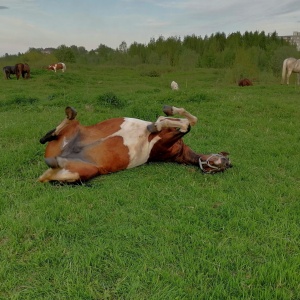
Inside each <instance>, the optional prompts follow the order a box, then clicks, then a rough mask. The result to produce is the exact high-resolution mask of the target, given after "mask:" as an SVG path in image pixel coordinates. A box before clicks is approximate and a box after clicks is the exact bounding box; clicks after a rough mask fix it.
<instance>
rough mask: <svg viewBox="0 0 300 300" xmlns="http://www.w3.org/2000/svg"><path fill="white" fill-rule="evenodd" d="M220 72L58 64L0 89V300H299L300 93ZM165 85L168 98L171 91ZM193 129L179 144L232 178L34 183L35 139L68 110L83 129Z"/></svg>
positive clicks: (162, 169)
mask: <svg viewBox="0 0 300 300" xmlns="http://www.w3.org/2000/svg"><path fill="white" fill-rule="evenodd" d="M230 76H231V74H230V71H224V70H216V69H192V70H179V69H173V68H164V67H158V66H139V67H134V68H129V67H128V68H125V67H120V68H119V67H116V66H111V67H109V66H87V67H86V66H81V65H76V64H73V65H67V71H66V73H61V72H57V73H53V72H51V71H46V70H42V69H41V67H40V66H33V67H32V78H31V79H30V80H23V79H21V80H19V81H17V80H16V79H15V77H13V79H12V80H4V79H3V78H1V80H0V90H1V94H0V120H1V123H0V141H1V142H0V147H1V164H0V170H1V181H0V299H22V300H24V299H30V300H32V299H49V300H50V299H51V300H52V299H72V300H75V299H130V300H135V299H136V300H142V299H147V300H149V299H159V300H160V299H170V300H171V299H172V300H174V299H179V300H183V299H188V300H189V299H197V300H198V299H213V300H215V299H230V300H232V299H239V300H240V299H260V300H261V299H266V300H269V299H280V300H285V299H286V300H287V299H299V298H300V280H299V278H300V255H299V253H300V230H299V226H300V201H299V199H300V189H299V183H300V180H299V179H300V165H299V158H300V155H299V143H300V134H299V128H300V110H299V108H300V97H299V96H300V87H298V86H296V85H295V77H293V76H294V75H293V76H292V77H291V80H290V82H291V84H290V86H285V85H280V84H279V83H280V79H279V78H273V77H268V76H266V75H265V76H262V78H260V79H259V81H256V82H254V86H252V87H243V88H242V87H238V86H237V84H236V83H234V82H233V81H232V80H230ZM172 80H175V81H176V82H178V84H179V86H180V90H179V91H171V89H170V83H171V81H172ZM164 104H169V105H174V106H178V107H184V108H186V109H187V110H188V111H190V112H191V113H193V114H194V115H196V116H197V117H198V120H199V121H198V124H197V125H196V126H195V127H193V128H192V130H191V132H190V133H189V134H188V135H187V136H186V137H185V139H184V140H185V142H186V143H187V144H188V145H190V146H191V148H192V149H194V150H197V151H198V152H201V153H215V152H218V151H227V152H229V153H230V157H231V160H232V163H233V165H234V167H233V168H232V169H230V170H228V171H226V172H225V173H220V174H216V175H203V174H202V173H201V171H200V169H199V168H196V167H192V166H184V165H176V164H168V163H162V164H161V163H151V164H148V165H144V166H141V167H138V168H135V169H131V170H126V171H121V172H118V173H114V174H110V175H106V176H102V177H97V178H95V179H94V180H92V181H90V182H88V183H86V184H83V185H59V184H42V183H39V182H37V178H38V177H39V176H40V175H41V174H42V173H43V172H44V171H45V170H46V169H47V166H46V164H45V163H44V160H43V153H44V149H45V145H41V144H39V139H40V137H42V136H43V135H44V134H45V133H46V132H48V131H49V130H50V129H53V128H54V127H55V126H56V125H58V124H59V123H60V122H61V120H62V119H63V118H64V117H65V115H64V109H65V107H66V106H68V105H70V106H73V107H75V108H76V110H77V111H78V119H79V120H80V121H81V123H82V124H85V125H90V124H94V123H96V122H99V121H101V120H104V119H107V118H110V117H117V116H128V117H137V118H142V119H147V120H153V121H154V120H156V118H157V117H158V116H159V115H161V114H162V112H161V110H162V106H163V105H164Z"/></svg>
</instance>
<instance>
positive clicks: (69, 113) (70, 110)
mask: <svg viewBox="0 0 300 300" xmlns="http://www.w3.org/2000/svg"><path fill="white" fill-rule="evenodd" d="M65 112H66V115H67V118H68V119H69V120H74V119H75V117H76V115H77V111H76V110H75V109H74V108H73V107H70V106H67V107H66V110H65Z"/></svg>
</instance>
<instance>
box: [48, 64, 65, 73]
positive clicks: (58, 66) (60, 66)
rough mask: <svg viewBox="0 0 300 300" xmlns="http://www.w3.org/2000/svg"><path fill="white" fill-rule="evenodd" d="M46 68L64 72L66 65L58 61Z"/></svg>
mask: <svg viewBox="0 0 300 300" xmlns="http://www.w3.org/2000/svg"><path fill="white" fill-rule="evenodd" d="M46 69H47V70H52V71H54V72H56V70H61V71H62V72H65V71H66V69H67V67H66V65H65V64H64V63H62V62H60V63H57V64H52V65H49V66H48V67H47V68H46Z"/></svg>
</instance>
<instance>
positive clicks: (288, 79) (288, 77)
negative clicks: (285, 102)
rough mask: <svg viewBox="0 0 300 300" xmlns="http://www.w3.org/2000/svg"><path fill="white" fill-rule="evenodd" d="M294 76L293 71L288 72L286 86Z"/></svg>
mask: <svg viewBox="0 0 300 300" xmlns="http://www.w3.org/2000/svg"><path fill="white" fill-rule="evenodd" d="M291 74H292V70H288V72H287V74H286V84H290V76H291Z"/></svg>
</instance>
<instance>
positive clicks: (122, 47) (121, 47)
mask: <svg viewBox="0 0 300 300" xmlns="http://www.w3.org/2000/svg"><path fill="white" fill-rule="evenodd" d="M118 49H119V51H120V52H122V53H127V51H128V48H127V43H126V42H125V41H123V42H122V43H121V44H120V45H119V48H118Z"/></svg>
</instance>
